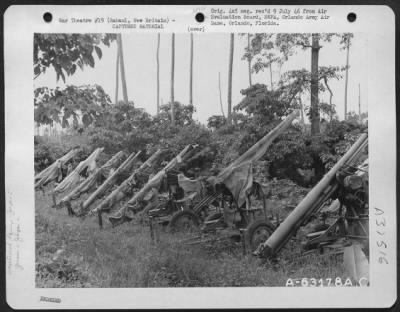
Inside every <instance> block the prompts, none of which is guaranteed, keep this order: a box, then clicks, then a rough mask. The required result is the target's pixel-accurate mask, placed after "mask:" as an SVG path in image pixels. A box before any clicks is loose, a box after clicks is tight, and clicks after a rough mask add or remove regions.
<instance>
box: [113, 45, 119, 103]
mask: <svg viewBox="0 0 400 312" xmlns="http://www.w3.org/2000/svg"><path fill="white" fill-rule="evenodd" d="M118 84H119V49H118V48H117V65H116V73H115V102H114V103H115V104H117V103H118V88H119V85H118Z"/></svg>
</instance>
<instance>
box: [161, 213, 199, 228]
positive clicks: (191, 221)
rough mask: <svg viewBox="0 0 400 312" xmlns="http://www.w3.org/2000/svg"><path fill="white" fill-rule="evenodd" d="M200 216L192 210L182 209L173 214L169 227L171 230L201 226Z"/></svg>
mask: <svg viewBox="0 0 400 312" xmlns="http://www.w3.org/2000/svg"><path fill="white" fill-rule="evenodd" d="M199 223H200V222H199V218H198V217H197V216H196V215H195V214H194V213H193V212H192V211H190V210H181V211H178V212H176V213H174V214H173V215H172V218H171V221H169V224H168V229H169V230H170V231H190V230H194V229H197V228H198V227H199Z"/></svg>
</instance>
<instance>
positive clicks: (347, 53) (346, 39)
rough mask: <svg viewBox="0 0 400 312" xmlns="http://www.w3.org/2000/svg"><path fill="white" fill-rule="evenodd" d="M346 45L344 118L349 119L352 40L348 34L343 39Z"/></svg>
mask: <svg viewBox="0 0 400 312" xmlns="http://www.w3.org/2000/svg"><path fill="white" fill-rule="evenodd" d="M343 40H344V42H345V45H346V78H345V81H344V118H345V119H346V118H347V87H348V83H349V51H350V40H351V37H350V36H349V35H348V34H346V36H345V37H344V38H343Z"/></svg>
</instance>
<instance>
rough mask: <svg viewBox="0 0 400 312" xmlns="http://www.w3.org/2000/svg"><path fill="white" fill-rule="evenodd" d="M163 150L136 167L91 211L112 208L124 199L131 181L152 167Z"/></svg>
mask: <svg viewBox="0 0 400 312" xmlns="http://www.w3.org/2000/svg"><path fill="white" fill-rule="evenodd" d="M161 154H162V151H161V150H160V149H159V150H157V151H156V152H155V153H154V154H153V155H152V156H150V157H149V158H148V159H147V160H146V161H145V162H144V163H143V164H142V165H141V166H140V167H139V168H138V169H136V170H135V171H134V172H133V173H132V174H131V175H130V176H129V178H127V179H126V180H125V181H124V182H122V183H121V185H120V186H118V187H117V188H116V189H115V190H114V191H113V192H112V193H111V194H109V195H108V196H107V197H106V198H105V199H104V200H103V201H102V202H101V203H100V204H99V205H98V206H97V207H96V208H94V209H92V211H91V213H94V212H98V211H102V210H105V209H107V208H110V206H112V205H115V204H117V203H118V202H119V201H121V200H122V199H124V198H125V197H126V196H127V195H125V190H126V189H127V188H129V185H130V184H131V183H134V182H135V180H136V177H137V175H138V174H140V173H141V172H142V171H144V170H146V169H147V168H149V167H152V166H153V165H154V164H155V163H156V161H157V159H158V158H160V155H161Z"/></svg>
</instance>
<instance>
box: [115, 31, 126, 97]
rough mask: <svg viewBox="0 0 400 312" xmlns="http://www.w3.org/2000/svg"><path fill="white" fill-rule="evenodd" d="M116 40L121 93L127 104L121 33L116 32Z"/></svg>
mask: <svg viewBox="0 0 400 312" xmlns="http://www.w3.org/2000/svg"><path fill="white" fill-rule="evenodd" d="M117 40H118V50H119V64H120V65H121V82H122V94H123V96H124V102H125V103H126V104H128V91H127V89H126V77H125V63H124V51H123V48H122V35H121V34H118V36H117Z"/></svg>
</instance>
